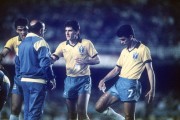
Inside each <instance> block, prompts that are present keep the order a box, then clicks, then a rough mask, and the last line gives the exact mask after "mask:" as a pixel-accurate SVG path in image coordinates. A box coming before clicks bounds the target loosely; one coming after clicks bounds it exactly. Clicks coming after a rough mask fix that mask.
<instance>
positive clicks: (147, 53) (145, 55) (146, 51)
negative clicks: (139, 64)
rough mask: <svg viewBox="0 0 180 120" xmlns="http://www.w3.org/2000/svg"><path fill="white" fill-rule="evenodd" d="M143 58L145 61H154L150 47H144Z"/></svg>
mask: <svg viewBox="0 0 180 120" xmlns="http://www.w3.org/2000/svg"><path fill="white" fill-rule="evenodd" d="M142 60H143V62H144V63H145V62H149V61H152V58H151V52H150V50H149V48H148V47H145V48H144V51H143V55H142Z"/></svg>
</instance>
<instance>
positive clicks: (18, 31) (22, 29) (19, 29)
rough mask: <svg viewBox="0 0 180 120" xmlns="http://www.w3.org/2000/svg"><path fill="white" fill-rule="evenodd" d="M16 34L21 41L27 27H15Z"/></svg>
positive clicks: (26, 31)
mask: <svg viewBox="0 0 180 120" xmlns="http://www.w3.org/2000/svg"><path fill="white" fill-rule="evenodd" d="M16 32H17V33H18V34H19V37H20V38H21V40H23V39H24V38H25V37H26V35H27V33H28V26H17V29H16Z"/></svg>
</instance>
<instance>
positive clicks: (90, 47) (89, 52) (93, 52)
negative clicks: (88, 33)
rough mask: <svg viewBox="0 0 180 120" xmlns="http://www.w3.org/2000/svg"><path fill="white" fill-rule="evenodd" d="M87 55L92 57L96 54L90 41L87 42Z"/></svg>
mask: <svg viewBox="0 0 180 120" xmlns="http://www.w3.org/2000/svg"><path fill="white" fill-rule="evenodd" d="M88 54H89V56H90V57H94V56H96V55H97V54H98V52H97V51H96V49H95V47H94V45H93V44H92V42H91V41H89V45H88Z"/></svg>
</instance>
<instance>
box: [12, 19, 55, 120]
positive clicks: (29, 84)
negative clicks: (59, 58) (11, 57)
mask: <svg viewBox="0 0 180 120" xmlns="http://www.w3.org/2000/svg"><path fill="white" fill-rule="evenodd" d="M44 33H45V24H44V23H43V22H41V21H39V20H32V21H31V22H30V26H29V33H28V34H27V36H26V38H25V39H24V40H23V41H22V42H21V44H20V45H19V49H18V56H17V59H16V60H15V62H16V69H17V74H18V75H19V76H20V78H21V86H22V89H23V97H24V120H40V119H41V118H42V113H43V104H44V101H45V97H46V94H47V88H48V86H51V87H52V88H50V89H54V88H55V87H56V84H55V77H54V73H53V71H52V63H51V62H52V61H51V57H50V56H51V53H50V48H49V45H48V43H47V42H46V41H45V40H44V38H43V37H44Z"/></svg>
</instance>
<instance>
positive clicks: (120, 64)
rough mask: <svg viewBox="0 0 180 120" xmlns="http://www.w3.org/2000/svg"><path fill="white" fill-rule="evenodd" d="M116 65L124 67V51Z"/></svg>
mask: <svg viewBox="0 0 180 120" xmlns="http://www.w3.org/2000/svg"><path fill="white" fill-rule="evenodd" d="M116 65H117V66H119V67H122V65H123V51H122V52H121V53H120V56H119V58H118V61H117V62H116Z"/></svg>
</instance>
